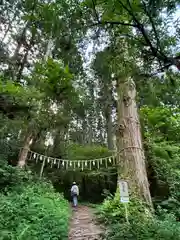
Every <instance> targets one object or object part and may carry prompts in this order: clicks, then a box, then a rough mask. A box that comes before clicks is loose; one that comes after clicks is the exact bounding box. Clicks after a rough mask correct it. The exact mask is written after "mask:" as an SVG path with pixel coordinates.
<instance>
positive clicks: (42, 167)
mask: <svg viewBox="0 0 180 240" xmlns="http://www.w3.org/2000/svg"><path fill="white" fill-rule="evenodd" d="M45 162H46V158H45V157H44V160H43V162H42V165H41V171H40V175H39V178H40V179H41V178H42V174H43V170H44V165H45Z"/></svg>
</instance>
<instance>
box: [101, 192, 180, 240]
mask: <svg viewBox="0 0 180 240" xmlns="http://www.w3.org/2000/svg"><path fill="white" fill-rule="evenodd" d="M145 209H146V207H145V206H144V205H143V203H140V202H139V201H137V200H135V199H134V200H133V199H132V200H131V202H130V203H129V204H128V220H129V223H127V222H126V219H125V209H124V206H123V204H121V203H120V201H119V196H118V194H116V195H115V197H113V196H110V197H108V198H107V199H106V200H105V201H104V202H103V204H102V205H101V206H100V207H99V208H98V209H97V219H98V220H99V221H100V222H102V223H103V224H105V226H106V228H107V231H106V233H105V237H106V239H108V240H121V239H125V240H126V239H127V240H145V239H146V240H157V239H158V240H170V239H171V240H180V222H177V221H176V217H175V216H174V215H173V214H170V213H167V212H166V211H164V210H162V209H161V208H159V209H158V215H152V214H150V212H148V211H145Z"/></svg>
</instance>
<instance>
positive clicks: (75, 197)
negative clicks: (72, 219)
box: [71, 182, 79, 207]
mask: <svg viewBox="0 0 180 240" xmlns="http://www.w3.org/2000/svg"><path fill="white" fill-rule="evenodd" d="M78 196H79V188H78V186H77V184H76V182H73V185H72V187H71V197H72V200H73V206H74V207H77V205H78Z"/></svg>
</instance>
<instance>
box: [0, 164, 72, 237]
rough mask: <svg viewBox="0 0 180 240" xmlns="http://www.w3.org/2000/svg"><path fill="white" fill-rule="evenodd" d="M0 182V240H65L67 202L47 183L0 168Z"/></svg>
mask: <svg viewBox="0 0 180 240" xmlns="http://www.w3.org/2000/svg"><path fill="white" fill-rule="evenodd" d="M0 179H1V180H0V187H1V193H0V212H1V214H0V240H32V239H33V240H46V239H47V240H50V239H52V240H58V239H59V240H65V239H68V220H69V215H70V212H69V206H68V202H67V201H66V200H65V199H64V197H63V196H62V195H60V194H58V193H55V191H54V189H53V187H52V185H51V184H50V183H47V182H39V181H38V180H36V179H35V178H34V177H33V176H32V175H31V173H30V172H24V171H20V170H18V169H16V168H14V167H11V166H7V165H4V166H3V165H2V164H1V166H0Z"/></svg>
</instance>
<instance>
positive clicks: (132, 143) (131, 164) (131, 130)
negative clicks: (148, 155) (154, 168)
mask: <svg viewBox="0 0 180 240" xmlns="http://www.w3.org/2000/svg"><path fill="white" fill-rule="evenodd" d="M117 93H118V129H117V150H118V152H120V154H119V159H118V163H119V169H118V172H119V175H118V176H119V177H118V178H119V179H120V178H121V179H125V180H127V181H128V184H129V188H130V195H132V196H136V197H138V198H141V199H143V200H145V201H146V203H147V204H148V205H149V206H152V201H151V195H150V191H149V183H148V178H147V172H146V166H145V157H144V150H143V146H142V139H141V130H140V123H139V116H138V110H137V106H136V99H135V98H136V86H135V83H134V82H133V81H132V80H127V81H119V83H118V84H117Z"/></svg>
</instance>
